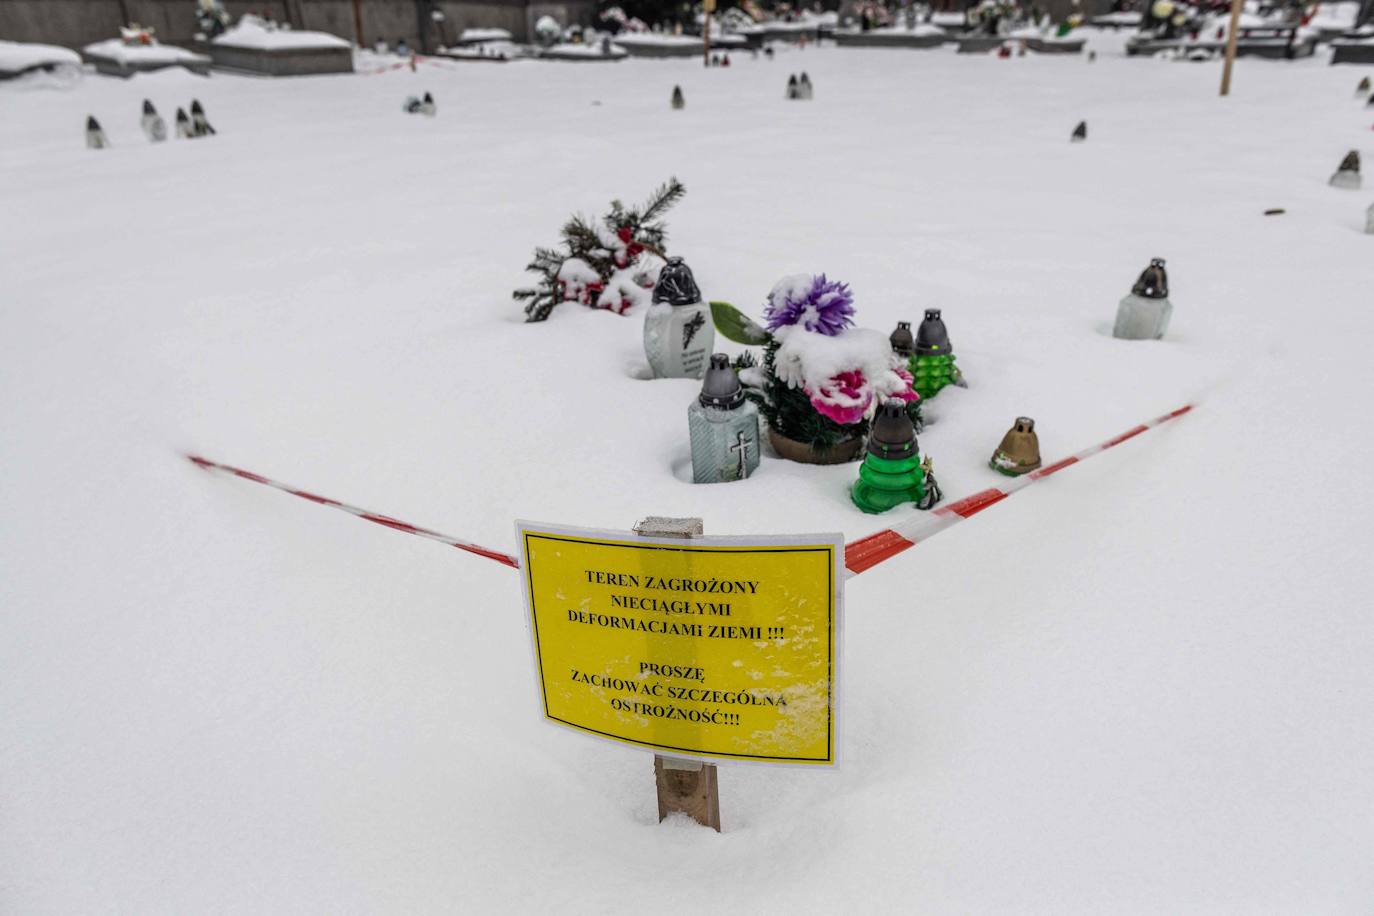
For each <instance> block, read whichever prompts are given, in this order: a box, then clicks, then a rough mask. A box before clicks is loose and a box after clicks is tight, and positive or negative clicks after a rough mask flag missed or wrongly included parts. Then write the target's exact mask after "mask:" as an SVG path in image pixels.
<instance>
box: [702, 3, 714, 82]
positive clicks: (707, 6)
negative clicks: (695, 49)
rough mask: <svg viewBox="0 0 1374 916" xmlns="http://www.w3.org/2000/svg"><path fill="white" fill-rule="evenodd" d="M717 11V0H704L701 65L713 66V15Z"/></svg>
mask: <svg viewBox="0 0 1374 916" xmlns="http://www.w3.org/2000/svg"><path fill="white" fill-rule="evenodd" d="M715 12H716V0H703V2H702V4H701V23H702V28H701V65H702V66H703V67H709V66H711V17H712V16H713V15H715Z"/></svg>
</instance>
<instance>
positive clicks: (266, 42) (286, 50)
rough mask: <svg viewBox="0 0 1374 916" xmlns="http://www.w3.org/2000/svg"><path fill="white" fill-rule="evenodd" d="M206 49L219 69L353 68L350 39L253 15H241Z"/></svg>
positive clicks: (302, 72)
mask: <svg viewBox="0 0 1374 916" xmlns="http://www.w3.org/2000/svg"><path fill="white" fill-rule="evenodd" d="M209 51H210V57H211V58H212V59H213V60H214V63H215V67H216V68H218V69H221V70H238V71H241V72H246V73H259V74H263V75H266V76H308V75H312V74H320V73H352V72H353V45H352V43H351V42H348V41H345V40H344V39H342V38H340V37H339V36H337V35H330V34H329V33H328V32H304V31H301V32H297V31H294V30H292V29H282V28H276V27H273V26H269V25H268V24H267V23H265V22H263V20H261V19H259V18H258V17H256V16H244V17H243V18H242V19H240V20H239V21H238V24H237V25H235V26H234V27H233V28H232V29H230V30H229V31H227V32H225V33H224V34H223V35H220V36H218V37H217V38H215V39H213V40H212V41H211V42H210V44H209Z"/></svg>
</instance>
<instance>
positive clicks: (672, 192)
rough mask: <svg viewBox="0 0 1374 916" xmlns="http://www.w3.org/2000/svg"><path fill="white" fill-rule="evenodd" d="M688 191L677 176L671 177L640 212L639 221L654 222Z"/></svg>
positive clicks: (641, 222)
mask: <svg viewBox="0 0 1374 916" xmlns="http://www.w3.org/2000/svg"><path fill="white" fill-rule="evenodd" d="M686 193H687V188H686V187H684V186H683V184H682V182H680V181H678V180H677V178H676V177H673V178H669V179H668V181H667V183H666V184H663V185H661V186H660V187H659V188H658V189H657V190H656V191H654V193H653V196H652V197H650V198H649V200H648V202H646V203H645V204H644V209H643V210H642V211H641V212H640V213H639V223H640V224H641V225H643V224H644V223H648V222H652V221H653V220H655V219H657V218H658V217H659V216H661V215H663V214H664V213H667V212H668V211H669V210H670V209H672V207H673V204H675V203H677V202H678V201H679V200H682V196H683V195H684V194H686Z"/></svg>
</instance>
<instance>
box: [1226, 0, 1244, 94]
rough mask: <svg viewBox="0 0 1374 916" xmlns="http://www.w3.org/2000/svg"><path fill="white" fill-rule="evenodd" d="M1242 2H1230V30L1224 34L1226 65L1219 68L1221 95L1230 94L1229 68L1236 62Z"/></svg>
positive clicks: (1240, 0)
mask: <svg viewBox="0 0 1374 916" xmlns="http://www.w3.org/2000/svg"><path fill="white" fill-rule="evenodd" d="M1243 5H1244V0H1231V29H1230V31H1229V32H1228V33H1227V34H1226V63H1224V64H1222V66H1221V94H1222V95H1230V94H1231V67H1232V65H1234V64H1235V62H1236V37H1237V36H1236V33H1237V32H1239V31H1240V10H1241V7H1242V6H1243Z"/></svg>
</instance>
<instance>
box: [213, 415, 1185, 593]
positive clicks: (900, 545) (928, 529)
mask: <svg viewBox="0 0 1374 916" xmlns="http://www.w3.org/2000/svg"><path fill="white" fill-rule="evenodd" d="M1192 409H1193V405H1192V404H1185V405H1183V406H1182V407H1180V408H1179V409H1178V410H1175V411H1173V412H1172V413H1166V414H1165V415H1164V416H1162V417H1156V418H1155V419H1153V420H1151V421H1149V422H1148V423H1142V424H1140V425H1139V426H1137V427H1135V428H1134V429H1128V430H1126V432H1124V433H1122V434H1121V435H1119V436H1114V437H1112V438H1111V439H1108V440H1107V441H1106V442H1103V443H1101V444H1099V445H1094V446H1093V447H1092V448H1086V449H1084V450H1083V451H1081V452H1079V453H1078V454H1076V455H1071V456H1069V457H1068V458H1064V459H1062V460H1060V461H1056V462H1055V463H1054V464H1051V465H1046V466H1045V467H1042V468H1040V469H1038V470H1035V471H1031V472H1030V473H1029V474H1026V475H1024V476H1021V477H1017V478H1014V479H1013V480H1011V481H1009V482H1007V483H1006V484H1005V485H1003V486H1001V487H993V488H990V489H987V490H981V491H979V492H977V493H974V494H973V495H972V496H965V497H964V498H963V499H961V500H958V501H957V502H952V503H947V504H945V505H943V506H940V507H939V508H936V509H933V510H931V511H930V512H921V513H917V514H915V515H913V516H912V517H911V518H910V519H909V520H907V521H905V522H902V523H901V524H898V525H894V526H892V527H891V528H884V529H883V530H882V531H877V532H874V533H873V534H870V535H869V536H868V537H865V538H860V539H859V540H857V541H852V542H851V543H849V544H846V545H845V548H844V565H845V568H846V570H848V576H847V578H852V577H854V576H857V575H858V574H859V573H861V572H865V571H867V570H870V569H872V568H873V567H874V566H877V565H878V564H879V563H881V562H883V561H884V560H890V559H892V558H893V557H894V556H896V555H897V554H899V553H901V552H902V551H904V550H906V549H908V548H910V547H915V546H916V545H917V544H919V543H920V542H921V541H924V540H928V539H929V538H930V537H932V536H933V535H935V534H937V533H939V532H941V531H944V530H945V529H946V528H949V527H950V526H952V525H954V524H956V523H958V522H961V521H963V520H964V519H966V518H969V517H970V516H974V515H977V514H978V513H979V512H982V511H983V510H984V509H986V508H988V507H989V506H993V505H996V504H997V503H999V502H1001V501H1002V500H1004V499H1006V498H1007V497H1008V496H1010V495H1011V494H1013V493H1015V492H1016V491H1017V490H1021V489H1024V488H1025V487H1028V486H1030V485H1031V484H1033V483H1035V482H1036V481H1037V480H1044V479H1045V478H1046V477H1049V476H1050V475H1051V474H1056V473H1058V472H1059V471H1062V470H1064V468H1066V467H1069V466H1070V465H1074V464H1077V463H1078V462H1080V461H1083V460H1085V459H1087V458H1090V457H1092V456H1093V455H1096V454H1097V453H1098V452H1105V451H1106V450H1107V449H1109V448H1112V447H1113V446H1117V445H1120V444H1121V443H1123V442H1125V441H1126V440H1127V439H1134V438H1135V437H1136V436H1138V435H1140V434H1141V433H1143V432H1145V431H1146V430H1149V429H1153V428H1154V427H1156V426H1159V425H1160V424H1163V423H1167V422H1169V421H1170V420H1173V419H1175V418H1176V417H1181V416H1183V415H1184V414H1185V413H1187V412H1188V411H1190V410H1192ZM186 457H187V458H188V459H190V460H191V462H192V463H194V464H196V465H198V466H199V467H202V468H204V469H205V470H207V471H225V472H226V473H229V474H233V475H234V476H235V477H242V478H243V479H244V480H251V481H253V482H254V483H260V484H265V485H267V486H269V487H273V488H274V489H277V490H281V491H282V492H283V493H290V494H291V495H292V496H299V497H300V498H301V499H308V500H310V501H311V502H312V503H316V504H318V505H321V506H330V507H332V508H334V509H342V510H343V511H344V512H347V513H348V514H349V515H356V516H357V517H358V518H361V519H365V520H367V521H369V522H373V523H375V524H378V525H385V526H386V527H387V528H392V529H394V530H396V531H404V532H405V533H406V534H414V535H417V536H419V537H422V538H428V539H429V540H431V541H438V542H439V543H440V544H447V545H448V546H450V547H457V548H458V549H459V550H466V551H467V552H468V553H475V554H477V555H478V556H479V557H486V558H487V559H488V560H495V561H496V562H497V563H501V564H503V565H505V566H509V567H510V568H511V569H519V568H520V561H519V560H518V559H516V558H515V557H513V556H511V555H510V554H508V553H502V552H501V551H499V550H491V549H490V548H487V547H483V546H482V545H480V544H474V543H472V542H471V541H465V540H463V539H462V538H456V537H453V536H452V535H448V534H441V533H439V532H438V531H431V530H430V529H428V528H421V527H419V526H418V525H412V524H410V523H409V522H403V521H401V520H400V519H395V518H392V517H391V516H389V515H382V514H381V513H379V512H369V511H368V510H367V509H360V508H358V507H357V506H350V505H348V504H347V503H341V502H339V501H338V500H336V499H330V498H329V497H327V496H318V495H316V494H314V493H311V492H309V491H307V490H298V489H296V488H295V487H292V486H288V485H286V484H284V483H281V482H279V481H276V480H272V479H270V478H268V477H263V476H262V475H261V474H254V473H253V472H252V471H245V470H244V469H243V468H236V467H234V466H233V465H229V464H220V463H219V462H218V461H211V460H210V459H208V458H202V457H200V456H199V455H187V456H186Z"/></svg>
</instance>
